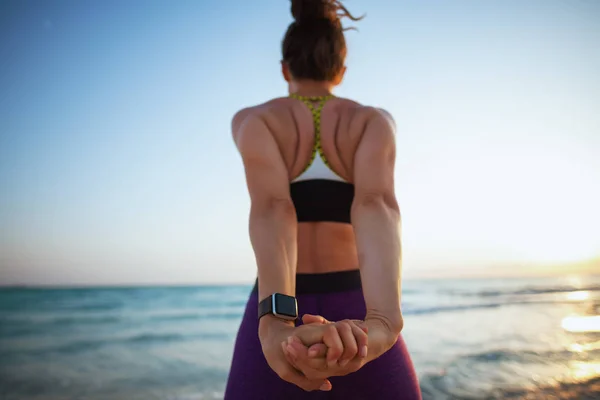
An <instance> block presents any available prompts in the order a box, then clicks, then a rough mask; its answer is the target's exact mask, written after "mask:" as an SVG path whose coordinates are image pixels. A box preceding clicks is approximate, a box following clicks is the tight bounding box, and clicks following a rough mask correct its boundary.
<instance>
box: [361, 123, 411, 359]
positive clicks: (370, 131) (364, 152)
mask: <svg viewBox="0 0 600 400" xmlns="http://www.w3.org/2000/svg"><path fill="white" fill-rule="evenodd" d="M394 131H395V128H394V123H393V121H392V120H391V117H390V116H389V114H387V113H383V112H376V113H374V114H373V115H372V116H371V118H370V119H369V122H368V123H367V125H366V128H365V132H364V134H363V137H362V139H361V141H360V143H359V145H358V148H357V150H356V154H355V156H354V171H353V175H354V185H355V197H354V203H353V204H352V225H353V227H354V231H355V235H356V245H357V249H358V257H359V265H360V272H361V279H362V286H363V293H364V297H365V303H366V306H367V314H366V316H365V323H366V324H367V327H368V329H369V355H368V356H367V360H373V359H375V358H377V357H379V356H380V355H381V354H383V353H384V352H385V351H387V350H388V349H389V348H390V347H391V346H392V345H393V344H394V343H395V342H396V340H397V338H398V335H399V334H400V331H401V330H402V326H403V321H402V314H401V310H400V292H401V289H400V278H401V273H400V269H401V242H400V208H399V206H398V202H397V200H396V195H395V192H394V166H395V158H396V143H395V137H394V136H395V132H394Z"/></svg>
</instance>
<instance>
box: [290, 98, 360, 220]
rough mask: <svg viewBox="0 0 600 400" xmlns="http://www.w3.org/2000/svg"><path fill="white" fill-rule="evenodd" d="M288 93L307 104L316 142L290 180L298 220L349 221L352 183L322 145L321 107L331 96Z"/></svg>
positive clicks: (352, 198)
mask: <svg viewBox="0 0 600 400" xmlns="http://www.w3.org/2000/svg"><path fill="white" fill-rule="evenodd" d="M290 97H292V98H294V99H297V100H300V101H302V102H303V103H304V104H306V106H307V107H308V108H309V110H310V111H311V113H312V116H313V122H314V129H315V145H314V147H313V152H312V155H311V158H310V161H309V162H308V164H307V165H306V167H305V168H304V170H303V171H302V173H301V174H300V175H299V176H298V177H297V178H295V179H294V180H293V181H292V182H291V183H290V192H291V196H292V201H293V202H294V206H295V207H296V215H297V218H298V222H325V221H327V222H342V223H350V209H351V208H352V202H353V201H354V185H353V184H352V183H349V182H346V181H345V180H344V179H343V178H341V177H340V176H338V175H337V174H336V173H335V172H334V171H333V170H332V169H331V167H330V166H329V162H328V161H327V158H326V157H325V154H324V153H323V149H322V148H321V110H323V106H324V105H325V102H327V100H329V99H331V98H333V96H332V95H329V96H317V97H304V96H299V95H297V94H291V95H290ZM314 102H318V107H316V108H315V107H314V106H313V103H314ZM317 153H318V154H319V157H317Z"/></svg>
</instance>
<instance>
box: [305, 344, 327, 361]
mask: <svg viewBox="0 0 600 400" xmlns="http://www.w3.org/2000/svg"><path fill="white" fill-rule="evenodd" d="M308 356H309V357H310V358H319V357H325V356H327V346H326V345H325V343H316V344H313V345H312V346H310V347H309V348H308Z"/></svg>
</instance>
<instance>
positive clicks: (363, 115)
mask: <svg viewBox="0 0 600 400" xmlns="http://www.w3.org/2000/svg"><path fill="white" fill-rule="evenodd" d="M377 112H379V110H377V109H374V108H372V107H365V106H362V105H360V104H358V103H356V102H354V101H351V100H348V99H343V98H337V97H335V98H332V99H330V100H328V101H327V102H326V103H325V105H324V107H323V110H322V112H321V145H322V151H323V154H324V156H325V158H326V159H327V161H328V163H329V166H330V168H331V169H332V170H333V172H335V173H336V174H337V175H339V176H340V177H341V178H343V179H344V180H345V181H347V182H350V183H353V176H352V175H353V174H352V171H353V167H354V166H353V160H354V155H355V153H356V149H357V147H358V144H359V142H360V140H361V138H362V136H363V134H364V131H365V128H366V125H367V123H368V121H369V119H370V117H371V116H372V115H373V114H374V113H377ZM248 115H259V116H260V117H261V119H262V120H263V121H264V122H265V124H266V125H267V127H268V129H269V131H270V132H271V134H272V135H273V137H274V138H275V141H276V142H277V145H278V147H279V150H280V152H281V156H282V158H283V161H284V163H285V165H286V167H287V171H288V176H289V180H290V182H291V181H292V180H293V179H294V178H296V177H297V176H299V175H300V174H301V173H302V171H303V170H304V169H305V168H306V166H307V165H308V164H309V162H310V158H311V154H312V151H313V148H314V144H315V127H314V123H313V119H312V115H311V112H310V110H309V109H308V107H307V106H306V105H305V104H304V103H302V102H301V101H298V100H296V99H292V98H287V97H285V98H277V99H274V100H271V101H269V102H267V103H264V104H261V105H259V106H256V107H251V108H247V109H244V110H242V111H240V112H239V113H238V115H236V118H234V121H233V124H234V131H235V129H236V128H235V125H236V124H240V123H241V121H242V120H243V119H245V117H247V116H248ZM358 266H359V264H358V256H357V250H356V241H355V236H354V229H353V227H352V225H351V224H344V223H337V222H300V223H299V224H298V265H297V272H298V273H324V272H334V271H342V270H349V269H357V268H358Z"/></svg>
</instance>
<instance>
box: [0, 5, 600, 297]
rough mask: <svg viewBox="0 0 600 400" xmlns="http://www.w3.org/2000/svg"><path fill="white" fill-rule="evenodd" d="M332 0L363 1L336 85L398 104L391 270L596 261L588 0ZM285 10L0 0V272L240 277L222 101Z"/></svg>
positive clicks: (253, 88) (260, 66) (364, 99)
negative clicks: (397, 221) (397, 215)
mask: <svg viewBox="0 0 600 400" xmlns="http://www.w3.org/2000/svg"><path fill="white" fill-rule="evenodd" d="M345 4H346V6H347V7H348V8H349V9H350V11H352V12H353V13H355V14H359V15H360V14H363V13H366V18H365V19H364V20H362V21H360V22H357V23H353V24H352V25H353V26H356V27H357V28H358V31H348V32H347V33H346V37H347V41H348V49H349V50H348V51H349V55H348V59H347V66H348V71H347V74H346V77H345V80H344V82H343V84H342V85H341V86H340V87H339V88H338V90H337V91H336V94H337V95H339V96H345V97H350V98H352V99H355V100H357V101H359V102H361V103H363V104H368V105H373V106H378V107H383V108H385V109H387V110H389V111H390V112H391V113H392V115H393V116H394V118H395V120H396V123H397V127H398V132H397V146H398V160H397V166H396V186H397V195H398V199H399V202H400V207H401V210H402V218H403V221H402V236H403V273H404V276H405V277H406V278H412V277H415V278H418V277H446V276H454V277H460V276H471V275H478V276H509V275H511V276H512V275H519V274H521V275H523V274H529V273H532V272H534V273H536V274H538V273H539V274H544V273H550V272H552V273H570V272H577V271H579V270H582V269H583V270H585V269H587V270H589V269H590V268H594V267H593V266H591V267H590V265H592V264H589V263H587V264H586V260H590V259H598V258H599V257H600V207H599V205H600V112H598V111H599V110H600V74H598V71H600V2H599V1H596V0H569V1H567V0H562V1H558V0H528V1H521V0H502V1H500V0H488V1H471V0H469V1H466V0H453V1H442V0H427V1H423V0H418V1H417V0H414V1H406V0H404V1H394V2H392V1H383V0H377V1H375V0H369V1H367V0H349V1H346V2H345ZM290 22H291V15H290V13H289V2H288V1H284V0H261V1H255V2H249V1H243V0H231V1H212V2H208V1H194V0H186V1H177V2H172V1H166V0H163V1H157V0H151V1H148V0H144V1H142V0H136V1H133V0H132V1H126V2H124V1H116V0H102V1H99V0H90V1H85V2H84V1H74V0H70V1H67V0H61V1H57V0H48V1H46V0H44V1H41V0H35V1H34V0H27V1H25V0H18V1H17V0H5V1H2V2H1V3H0V284H32V285H34V284H50V285H55V284H59V285H70V284H86V285H93V284H185V283H191V284H195V283H219V282H223V283H228V282H236V283H237V282H251V281H252V280H253V279H254V277H255V274H256V265H255V261H254V257H253V253H252V249H251V246H250V241H249V238H248V211H249V198H248V195H247V192H246V186H245V182H244V174H243V170H242V164H241V160H240V158H239V155H238V154H237V152H236V150H235V147H234V145H233V142H232V139H231V132H230V121H231V117H232V115H233V114H234V113H235V112H236V111H237V110H238V109H240V108H242V107H246V106H250V105H254V104H258V103H261V102H264V101H266V100H268V99H270V98H273V97H278V96H282V95H286V94H287V86H286V84H285V82H284V80H283V79H282V77H281V75H280V65H279V61H280V43H281V39H282V37H283V34H284V32H285V29H286V28H287V25H288V24H289V23H290ZM573 263H576V264H573ZM564 265H570V267H568V268H566V267H557V266H564ZM596 265H600V264H596ZM599 269H600V268H599Z"/></svg>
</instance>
